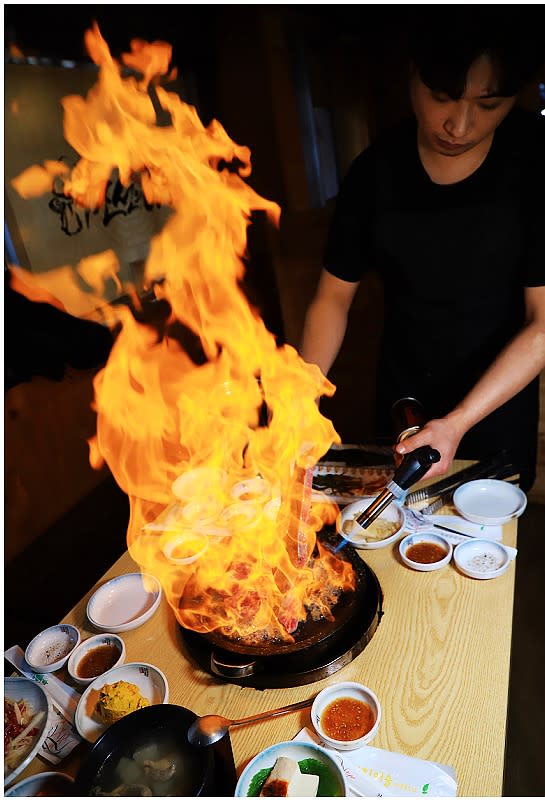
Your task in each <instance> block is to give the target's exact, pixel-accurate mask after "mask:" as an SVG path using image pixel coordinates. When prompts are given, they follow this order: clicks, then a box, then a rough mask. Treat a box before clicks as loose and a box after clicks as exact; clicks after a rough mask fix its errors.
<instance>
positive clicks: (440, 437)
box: [394, 417, 465, 479]
mask: <svg viewBox="0 0 545 800" xmlns="http://www.w3.org/2000/svg"><path fill="white" fill-rule="evenodd" d="M464 433H465V431H464V430H463V429H462V428H460V427H459V426H458V425H457V424H456V422H455V421H454V420H453V419H451V418H450V417H442V418H441V419H432V420H430V422H427V423H426V425H424V427H423V428H422V430H420V431H418V433H415V434H414V435H413V436H409V437H408V438H407V439H404V440H403V441H402V442H400V444H398V445H396V446H395V448H394V450H395V452H396V453H399V455H400V456H405V455H407V453H412V452H413V450H416V449H417V448H418V447H423V446H424V445H426V444H428V445H430V447H433V448H435V450H438V451H439V452H440V453H441V460H440V461H438V462H437V463H436V464H432V466H431V467H430V469H429V471H428V472H427V473H426V479H428V478H433V477H434V476H439V475H444V474H445V473H446V472H447V471H448V468H449V467H450V465H451V464H452V461H453V459H454V456H455V455H456V450H457V449H458V445H459V443H460V439H461V438H462V436H463V435H464Z"/></svg>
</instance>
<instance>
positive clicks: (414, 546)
mask: <svg viewBox="0 0 545 800" xmlns="http://www.w3.org/2000/svg"><path fill="white" fill-rule="evenodd" d="M452 552H453V547H452V545H451V543H450V542H449V541H448V540H447V539H445V537H444V536H441V535H440V534H438V533H426V532H424V531H422V532H421V533H411V534H409V536H406V537H405V538H404V539H402V540H401V542H400V543H399V555H400V557H401V560H402V561H403V563H404V564H405V565H406V566H407V567H410V568H411V569H416V570H418V571H419V572H432V571H433V570H436V569H441V568H442V567H446V566H447V564H448V563H449V561H450V560H451V558H452Z"/></svg>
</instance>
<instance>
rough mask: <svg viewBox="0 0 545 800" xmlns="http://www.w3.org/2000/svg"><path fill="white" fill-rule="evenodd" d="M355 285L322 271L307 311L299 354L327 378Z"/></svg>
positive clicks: (339, 347) (339, 346)
mask: <svg viewBox="0 0 545 800" xmlns="http://www.w3.org/2000/svg"><path fill="white" fill-rule="evenodd" d="M358 286H359V282H355V283H353V282H350V281H343V280H341V279H340V278H336V277H335V276H334V275H331V273H329V272H327V271H326V270H322V274H321V275H320V281H319V283H318V288H317V289H316V293H315V295H314V298H313V300H312V302H311V303H310V306H309V307H308V310H307V313H306V317H305V325H304V329H303V339H302V343H301V348H300V353H301V356H302V357H303V358H304V359H305V361H307V362H309V363H311V364H317V365H318V366H319V367H320V369H321V370H322V372H323V373H324V375H327V373H328V372H329V370H330V369H331V366H332V364H333V362H334V361H335V359H336V358H337V354H338V352H339V350H340V349H341V345H342V343H343V339H344V335H345V332H346V324H347V320H348V312H349V310H350V306H351V304H352V300H353V299H354V295H355V294H356V290H357V288H358Z"/></svg>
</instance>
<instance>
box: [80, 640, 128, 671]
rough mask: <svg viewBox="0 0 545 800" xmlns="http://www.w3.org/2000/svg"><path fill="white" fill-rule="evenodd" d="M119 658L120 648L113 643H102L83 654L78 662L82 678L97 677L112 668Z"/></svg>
mask: <svg viewBox="0 0 545 800" xmlns="http://www.w3.org/2000/svg"><path fill="white" fill-rule="evenodd" d="M118 658H119V650H118V649H117V647H116V646H115V645H113V644H101V645H99V646H98V647H94V648H93V649H92V650H89V652H88V653H87V654H86V655H84V656H83V658H82V659H81V661H80V662H79V664H78V675H79V676H80V678H96V677H98V676H99V675H102V673H103V672H106V671H107V670H109V669H111V668H112V667H113V665H114V664H115V662H116V661H117V659H118Z"/></svg>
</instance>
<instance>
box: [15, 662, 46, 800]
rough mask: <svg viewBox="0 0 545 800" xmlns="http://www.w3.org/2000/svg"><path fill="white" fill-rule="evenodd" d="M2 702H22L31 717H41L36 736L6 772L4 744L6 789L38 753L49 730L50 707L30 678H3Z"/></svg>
mask: <svg viewBox="0 0 545 800" xmlns="http://www.w3.org/2000/svg"><path fill="white" fill-rule="evenodd" d="M4 700H11V701H12V702H14V703H16V702H18V701H20V700H24V701H25V703H26V705H27V707H28V708H29V709H30V711H31V712H32V714H33V716H36V715H37V714H40V715H41V717H40V719H39V721H38V722H37V725H36V727H37V729H38V730H37V734H36V735H35V737H34V738H33V739H32V741H31V742H29V745H30V746H28V747H26V748H22V749H21V751H20V752H19V753H18V755H17V757H16V758H14V759H13V762H14V763H13V765H12V766H11V769H7V771H6V768H7V766H8V764H7V760H6V750H5V744H4V787H6V786H9V784H11V783H13V781H14V780H15V778H16V777H17V775H20V773H21V772H22V771H23V770H24V769H26V768H27V767H28V765H29V764H30V762H31V761H32V760H33V759H34V757H35V756H37V755H38V753H39V752H40V750H41V747H42V744H43V741H44V739H45V737H46V736H47V732H48V730H49V725H48V717H49V716H50V714H51V708H52V706H51V701H50V699H49V696H48V694H47V693H46V691H45V689H43V687H42V686H41V685H40V684H39V683H36V682H35V681H33V680H30V678H4ZM8 758H9V759H11V756H10V755H8Z"/></svg>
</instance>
